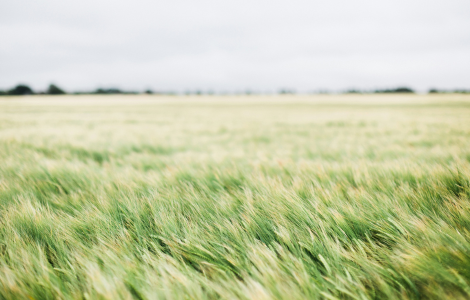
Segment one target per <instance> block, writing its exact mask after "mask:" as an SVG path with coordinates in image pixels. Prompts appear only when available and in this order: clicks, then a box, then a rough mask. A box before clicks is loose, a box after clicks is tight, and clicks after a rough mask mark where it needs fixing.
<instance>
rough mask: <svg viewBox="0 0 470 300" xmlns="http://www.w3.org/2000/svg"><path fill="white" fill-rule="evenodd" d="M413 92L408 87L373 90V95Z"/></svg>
mask: <svg viewBox="0 0 470 300" xmlns="http://www.w3.org/2000/svg"><path fill="white" fill-rule="evenodd" d="M414 92H415V91H414V90H412V89H410V88H408V87H398V88H396V89H385V90H375V91H374V93H379V94H383V93H385V94H388V93H414Z"/></svg>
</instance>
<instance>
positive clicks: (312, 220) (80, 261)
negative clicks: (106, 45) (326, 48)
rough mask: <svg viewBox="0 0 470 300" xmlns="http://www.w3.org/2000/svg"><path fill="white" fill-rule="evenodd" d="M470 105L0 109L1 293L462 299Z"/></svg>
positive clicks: (374, 100) (450, 99)
mask: <svg viewBox="0 0 470 300" xmlns="http://www.w3.org/2000/svg"><path fill="white" fill-rule="evenodd" d="M469 181H470V97H469V96H457V95H440V96H439V95H436V96H419V95H413V96H393V95H385V96H375V95H366V96H322V97H320V96H317V97H301V96H296V97H295V96H290V97H271V98H270V97H266V98H263V97H245V98H244V97H226V98H217V97H208V98H204V97H189V98H183V97H170V98H164V97H158V96H120V97H119V96H117V97H116V96H109V97H106V96H102V97H93V96H77V97H73V96H64V97H25V98H2V100H1V101H0V299H218V298H223V299H305V298H311V299H442V298H449V299H459V298H460V299H468V298H469V297H470V232H469V230H470V183H469Z"/></svg>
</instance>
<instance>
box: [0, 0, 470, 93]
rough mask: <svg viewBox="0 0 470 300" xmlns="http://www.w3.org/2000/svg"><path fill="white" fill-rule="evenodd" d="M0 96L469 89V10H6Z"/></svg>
mask: <svg viewBox="0 0 470 300" xmlns="http://www.w3.org/2000/svg"><path fill="white" fill-rule="evenodd" d="M0 34H1V40H0V88H2V89H4V88H8V87H11V86H13V85H15V84H17V83H20V82H21V83H26V84H30V85H31V86H32V87H34V88H35V89H38V90H40V89H45V88H46V86H47V85H48V84H49V83H51V82H55V83H57V84H58V85H59V86H61V87H63V88H65V89H67V90H68V91H74V90H91V89H95V88H97V87H118V88H122V89H136V90H142V89H145V88H152V89H155V90H177V91H185V90H187V89H192V90H195V89H202V90H209V89H212V90H215V91H224V90H225V91H236V90H240V91H241V90H245V89H252V90H257V91H277V90H278V89H279V88H292V89H296V90H297V91H309V90H317V89H331V90H338V89H346V88H352V87H356V88H386V87H396V86H399V85H407V86H411V87H413V88H416V89H418V90H423V91H424V90H427V89H428V88H430V87H440V88H470V1H469V0H446V1H430V0H427V1H424V0H406V1H405V0H393V1H391V0H387V1H377V0H360V1H355V0H329V1H326V0H324V1H307V0H290V1H286V0H283V1H274V0H269V1H267V0H237V1H232V0H229V1H220V0H219V1H215V0H172V1H159V0H133V1H129V0H124V1H123V0H121V1H115V0H81V1H68V0H41V1H38V0H5V1H3V2H2V4H1V8H0Z"/></svg>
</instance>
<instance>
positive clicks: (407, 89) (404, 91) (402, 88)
mask: <svg viewBox="0 0 470 300" xmlns="http://www.w3.org/2000/svg"><path fill="white" fill-rule="evenodd" d="M414 92H415V91H413V90H412V89H410V88H407V87H399V88H396V89H395V90H394V91H393V93H414Z"/></svg>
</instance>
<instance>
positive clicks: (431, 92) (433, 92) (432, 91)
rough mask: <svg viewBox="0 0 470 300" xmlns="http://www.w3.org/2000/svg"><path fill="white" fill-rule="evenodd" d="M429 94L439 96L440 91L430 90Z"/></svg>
mask: <svg viewBox="0 0 470 300" xmlns="http://www.w3.org/2000/svg"><path fill="white" fill-rule="evenodd" d="M428 93H429V94H437V93H439V91H438V90H437V89H430V90H429V92H428Z"/></svg>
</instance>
